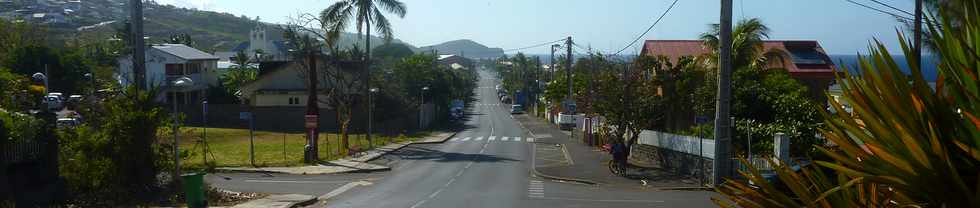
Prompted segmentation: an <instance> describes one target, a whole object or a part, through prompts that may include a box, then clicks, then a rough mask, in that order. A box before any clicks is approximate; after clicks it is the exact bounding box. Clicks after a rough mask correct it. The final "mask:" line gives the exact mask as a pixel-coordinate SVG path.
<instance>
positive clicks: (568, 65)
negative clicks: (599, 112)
mask: <svg viewBox="0 0 980 208" xmlns="http://www.w3.org/2000/svg"><path fill="white" fill-rule="evenodd" d="M565 49H566V51H567V53H566V56H565V57H566V60H565V78H566V79H567V81H568V100H572V96H573V94H572V93H574V92H573V91H572V60H574V58H572V36H568V39H565Z"/></svg>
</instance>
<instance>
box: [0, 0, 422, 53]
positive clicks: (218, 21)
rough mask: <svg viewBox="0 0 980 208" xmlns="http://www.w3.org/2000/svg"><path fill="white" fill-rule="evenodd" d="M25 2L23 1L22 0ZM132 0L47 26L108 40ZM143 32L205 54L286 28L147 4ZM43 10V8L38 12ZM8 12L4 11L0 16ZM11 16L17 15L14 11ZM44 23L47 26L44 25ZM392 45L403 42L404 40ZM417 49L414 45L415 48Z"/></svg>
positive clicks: (343, 42)
mask: <svg viewBox="0 0 980 208" xmlns="http://www.w3.org/2000/svg"><path fill="white" fill-rule="evenodd" d="M21 1H23V0H21ZM38 2H41V3H34V1H23V2H20V1H18V2H17V3H18V4H16V5H15V6H17V8H21V7H23V8H26V7H28V6H31V7H33V8H45V10H47V11H60V9H63V8H58V7H59V6H58V5H57V4H51V3H43V2H46V1H38ZM128 2H129V0H85V1H81V5H80V6H79V8H78V9H73V10H72V13H71V14H70V15H66V17H65V18H66V19H67V20H68V21H66V22H64V23H58V24H46V26H47V27H48V28H49V30H51V32H52V33H51V34H56V36H57V37H56V39H60V40H71V39H75V38H79V37H81V38H91V39H107V38H109V37H111V35H112V34H114V33H115V32H116V29H117V28H122V27H123V22H124V20H126V19H128V18H129V13H128ZM143 7H144V8H143V10H144V12H143V15H144V21H143V26H144V27H143V28H144V29H143V30H144V33H145V35H146V36H147V37H149V40H148V41H147V42H148V43H162V42H165V41H166V40H167V39H169V37H170V36H171V35H177V34H188V35H190V36H191V39H193V40H194V42H195V45H194V47H195V48H198V49H202V50H205V51H225V50H230V49H232V48H234V47H235V46H238V44H239V43H242V42H245V41H248V35H249V32H250V31H251V30H252V29H253V28H255V26H256V24H258V23H261V24H265V25H266V28H267V31H268V32H267V34H269V39H271V40H279V39H282V30H281V26H282V25H277V24H273V23H263V22H260V21H258V20H257V18H256V19H253V18H250V17H247V16H244V15H241V16H235V15H234V14H229V13H223V12H213V11H203V10H197V9H187V8H180V7H176V6H173V5H166V4H158V3H156V2H154V1H145V3H144V5H143ZM36 10H39V11H40V9H36ZM3 13H4V11H3V10H0V17H2V16H3V15H2V14H3ZM10 14H11V15H14V14H13V13H12V12H10ZM42 24H44V23H42ZM392 42H396V43H403V42H402V41H400V40H397V39H395V40H392ZM355 43H359V44H363V39H361V38H360V36H359V35H357V34H354V33H343V34H341V38H340V44H339V46H340V47H341V48H348V47H351V46H353V45H354V44H355ZM381 44H384V42H383V41H382V40H381V39H380V38H378V37H376V36H372V40H371V45H372V46H378V45H381ZM411 47H412V48H414V46H411Z"/></svg>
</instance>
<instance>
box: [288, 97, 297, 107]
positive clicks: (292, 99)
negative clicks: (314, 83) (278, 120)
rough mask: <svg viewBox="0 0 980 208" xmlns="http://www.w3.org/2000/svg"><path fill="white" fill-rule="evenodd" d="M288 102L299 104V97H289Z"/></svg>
mask: <svg viewBox="0 0 980 208" xmlns="http://www.w3.org/2000/svg"><path fill="white" fill-rule="evenodd" d="M289 104H290V105H299V98H298V97H290V98H289Z"/></svg>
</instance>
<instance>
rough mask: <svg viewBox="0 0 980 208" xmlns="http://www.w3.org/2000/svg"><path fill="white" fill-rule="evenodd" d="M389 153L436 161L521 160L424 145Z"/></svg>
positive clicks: (402, 157)
mask: <svg viewBox="0 0 980 208" xmlns="http://www.w3.org/2000/svg"><path fill="white" fill-rule="evenodd" d="M389 155H390V156H394V157H398V158H399V159H402V160H431V161H436V162H477V163H497V162H516V161H520V160H516V159H512V158H506V157H498V156H494V155H488V154H467V153H456V152H443V151H439V150H433V149H429V148H424V147H405V148H402V149H400V150H398V151H395V152H392V153H390V154H389Z"/></svg>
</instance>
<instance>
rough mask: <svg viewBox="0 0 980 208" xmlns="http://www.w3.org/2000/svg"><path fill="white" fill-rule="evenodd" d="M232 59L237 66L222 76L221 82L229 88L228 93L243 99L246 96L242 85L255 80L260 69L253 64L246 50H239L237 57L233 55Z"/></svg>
mask: <svg viewBox="0 0 980 208" xmlns="http://www.w3.org/2000/svg"><path fill="white" fill-rule="evenodd" d="M232 60H233V61H234V62H235V66H234V67H232V68H231V69H228V72H227V73H225V74H224V75H222V76H221V84H222V86H224V87H225V89H226V90H228V94H230V95H235V97H238V98H239V100H241V99H242V98H243V97H242V96H244V95H242V93H241V90H242V87H244V86H245V84H247V83H249V82H252V81H255V78H256V77H257V76H258V69H256V68H255V67H253V66H252V63H251V62H250V61H249V60H250V59H249V58H248V54H245V52H244V51H239V52H238V53H237V54H235V57H232Z"/></svg>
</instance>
